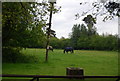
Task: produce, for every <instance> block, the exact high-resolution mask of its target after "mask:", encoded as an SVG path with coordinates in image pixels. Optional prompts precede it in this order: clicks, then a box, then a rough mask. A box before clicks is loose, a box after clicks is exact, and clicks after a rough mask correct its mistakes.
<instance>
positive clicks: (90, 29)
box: [83, 15, 96, 36]
mask: <svg viewBox="0 0 120 81" xmlns="http://www.w3.org/2000/svg"><path fill="white" fill-rule="evenodd" d="M83 21H84V22H85V23H86V24H87V27H88V36H92V35H95V34H96V28H95V26H94V24H96V19H95V18H94V17H93V16H92V15H87V17H85V18H84V19H83Z"/></svg>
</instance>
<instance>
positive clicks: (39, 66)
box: [2, 49, 118, 76]
mask: <svg viewBox="0 0 120 81" xmlns="http://www.w3.org/2000/svg"><path fill="white" fill-rule="evenodd" d="M22 52H23V53H24V54H25V55H26V56H28V57H30V58H31V59H32V60H31V61H30V62H29V63H3V65H2V66H3V74H27V75H31V74H32V75H36V74H37V75H66V67H80V68H83V69H84V74H85V75H93V76H95V75H118V53H117V52H113V51H91V50H75V53H74V54H70V53H69V54H64V53H63V50H58V49H55V50H54V52H51V51H50V52H49V58H48V63H45V62H44V61H45V49H26V50H23V51H22Z"/></svg>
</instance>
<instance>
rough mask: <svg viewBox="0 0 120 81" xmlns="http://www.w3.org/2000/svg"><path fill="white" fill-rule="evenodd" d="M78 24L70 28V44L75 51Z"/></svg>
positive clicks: (78, 29) (78, 31)
mask: <svg viewBox="0 0 120 81" xmlns="http://www.w3.org/2000/svg"><path fill="white" fill-rule="evenodd" d="M80 33H81V31H80V24H78V25H77V24H75V25H74V26H73V28H72V34H71V42H72V44H73V45H72V46H73V47H74V48H75V49H77V40H78V38H79V37H80Z"/></svg>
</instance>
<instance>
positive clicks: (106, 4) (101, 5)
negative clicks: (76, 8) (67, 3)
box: [75, 0, 120, 22]
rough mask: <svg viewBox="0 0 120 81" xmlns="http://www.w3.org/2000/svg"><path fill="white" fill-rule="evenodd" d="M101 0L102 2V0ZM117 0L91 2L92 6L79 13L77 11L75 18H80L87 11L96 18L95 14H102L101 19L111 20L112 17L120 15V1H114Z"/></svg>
mask: <svg viewBox="0 0 120 81" xmlns="http://www.w3.org/2000/svg"><path fill="white" fill-rule="evenodd" d="M102 1H103V2H102ZM116 1H117V0H114V1H110V0H101V2H93V3H91V5H92V8H91V9H90V10H88V11H84V12H83V13H82V14H81V15H80V14H79V13H77V14H76V15H75V16H76V19H78V18H80V17H81V16H85V15H87V14H88V13H89V14H90V13H91V15H94V16H95V17H96V18H97V16H98V15H99V16H103V21H104V22H105V21H106V20H111V19H113V18H114V17H116V16H117V17H120V13H119V12H120V3H117V2H116ZM85 4H87V3H80V5H85Z"/></svg>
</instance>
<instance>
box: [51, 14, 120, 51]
mask: <svg viewBox="0 0 120 81" xmlns="http://www.w3.org/2000/svg"><path fill="white" fill-rule="evenodd" d="M83 21H84V23H85V24H75V25H73V28H72V32H71V34H70V38H67V39H65V38H61V39H57V38H51V42H50V44H51V45H52V46H53V47H54V48H65V47H66V46H72V47H73V48H74V49H76V50H80V49H87V50H89V49H90V50H118V35H111V34H103V35H99V34H98V33H97V29H96V27H95V24H96V18H94V17H93V16H92V15H87V16H86V17H85V18H84V19H83Z"/></svg>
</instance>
